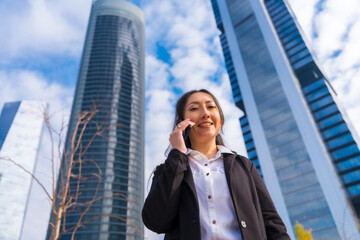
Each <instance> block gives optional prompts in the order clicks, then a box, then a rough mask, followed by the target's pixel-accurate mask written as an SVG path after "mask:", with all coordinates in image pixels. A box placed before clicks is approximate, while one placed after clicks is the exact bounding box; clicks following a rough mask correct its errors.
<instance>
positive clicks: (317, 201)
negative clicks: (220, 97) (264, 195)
mask: <svg viewBox="0 0 360 240" xmlns="http://www.w3.org/2000/svg"><path fill="white" fill-rule="evenodd" d="M211 2H212V6H213V10H214V15H215V19H216V24H217V27H218V29H219V30H220V31H221V34H220V41H221V45H222V49H223V54H224V59H225V65H226V69H227V71H228V74H229V79H230V82H231V86H232V92H233V97H234V101H235V103H236V105H237V106H238V107H239V108H240V109H241V110H242V111H243V112H244V116H243V117H242V118H241V119H240V123H241V128H242V132H243V136H244V141H245V145H246V150H247V152H248V156H249V159H251V160H252V161H253V162H254V163H255V165H256V167H257V168H258V170H259V172H260V173H261V174H262V175H265V174H266V173H265V169H262V166H261V162H262V161H264V160H262V161H261V158H260V156H259V155H260V154H258V153H259V151H264V150H263V149H264V148H267V149H268V153H269V155H270V159H271V161H272V162H273V168H274V171H275V172H276V178H277V179H271V181H277V182H278V184H279V186H280V189H281V194H282V198H283V201H284V203H285V206H286V209H287V214H288V217H289V220H290V224H291V226H294V224H295V221H296V220H298V221H300V222H301V223H302V224H303V225H304V226H305V227H306V228H311V229H312V233H313V237H314V238H315V239H327V240H328V239H340V236H341V237H342V235H341V234H342V230H340V229H338V225H337V223H335V222H336V220H337V219H335V217H334V216H333V213H332V212H333V209H331V208H330V205H329V201H330V199H329V195H328V193H326V194H325V192H324V188H323V187H324V184H323V183H322V182H320V180H319V178H318V171H317V169H315V166H314V158H311V157H310V155H311V154H310V153H309V152H308V147H307V144H306V143H305V142H304V137H303V131H300V128H299V126H298V124H299V123H298V122H297V119H296V116H295V114H294V112H293V111H294V110H293V109H292V106H290V105H291V103H290V101H289V99H288V98H289V96H288V94H287V93H286V91H287V89H286V88H284V86H283V82H282V80H281V78H282V76H280V75H279V70H278V69H279V68H278V67H277V66H276V64H278V63H276V62H274V60H273V58H274V54H273V52H272V51H274V50H273V49H269V46H268V42H267V39H266V38H265V37H264V33H263V31H264V30H263V28H264V27H263V26H260V25H259V24H260V20H259V18H261V17H259V15H261V14H262V16H266V14H268V15H269V16H270V18H271V20H272V23H270V25H271V24H272V27H273V29H275V30H274V31H273V33H272V34H273V35H275V34H277V35H275V36H276V38H278V39H279V41H280V42H281V47H282V48H283V51H284V53H285V54H286V55H284V54H283V53H282V52H281V51H279V53H278V55H282V56H283V57H285V59H286V61H287V62H288V63H289V65H290V66H291V69H289V71H290V72H292V73H293V74H294V75H295V76H296V78H295V79H287V81H294V82H295V81H296V82H295V84H296V85H297V86H300V89H301V91H302V94H303V96H302V97H303V98H304V99H305V101H306V103H307V106H305V107H306V108H308V110H309V111H310V112H311V116H312V119H311V121H313V122H314V124H315V125H316V128H317V130H318V134H319V135H320V136H321V137H319V139H320V141H322V143H323V144H324V145H325V147H326V150H327V153H326V154H327V155H326V157H327V159H328V160H330V161H332V162H333V163H334V167H335V169H336V170H337V173H338V176H339V179H340V180H341V182H342V183H343V187H344V188H345V190H346V192H347V194H348V197H349V199H350V200H351V201H352V203H353V206H354V207H355V208H358V205H357V204H358V200H357V191H359V190H360V187H359V186H357V185H358V184H360V182H358V181H359V180H360V170H359V169H360V167H359V164H360V162H359V161H358V160H359V149H358V146H357V145H356V143H355V141H354V139H353V137H352V134H351V132H350V131H349V129H348V127H347V124H346V122H345V121H344V119H343V115H342V114H341V112H340V110H339V106H338V105H337V104H336V102H335V101H334V96H335V93H334V92H333V90H332V88H331V86H330V84H329V83H328V82H327V80H326V78H325V76H324V75H323V74H322V73H321V71H320V69H319V68H318V67H317V65H316V63H315V61H314V59H313V57H312V55H311V53H310V51H309V49H308V48H307V46H306V44H305V42H304V40H303V39H302V35H301V33H300V30H299V27H298V25H297V23H296V21H295V20H294V18H293V15H292V14H291V13H290V12H289V11H291V10H289V8H288V6H287V3H286V2H284V1H282V0H269V1H267V0H265V1H258V0H226V1H225V2H223V1H216V0H212V1H211ZM255 2H256V3H255ZM258 2H259V3H258ZM256 4H258V5H256ZM255 5H256V6H262V7H259V8H262V9H261V13H259V12H260V11H259V10H258V8H257V7H255ZM255 9H256V10H255ZM265 10H267V13H266V12H265ZM255 11H256V12H255ZM225 15H226V16H225ZM224 16H225V20H223V19H222V18H224ZM264 18H266V17H264ZM225 21H226V22H225ZM229 38H231V43H229ZM229 45H231V46H229ZM230 49H231V50H230ZM236 54H239V55H240V56H241V57H238V56H237V55H236ZM234 56H235V57H236V58H237V59H239V58H240V59H241V61H239V60H237V61H236V62H234V61H233V59H234ZM240 65H241V66H240ZM239 73H240V76H241V77H242V78H243V79H240V78H239V77H237V74H239ZM244 82H246V85H247V86H248V88H246V89H247V91H249V92H247V93H246V95H247V96H248V97H244V98H243V97H242V94H241V91H240V89H242V92H243V93H244V89H245V86H242V85H241V83H243V84H244ZM247 86H246V87H247ZM249 96H251V97H250V98H251V99H252V100H250V98H249ZM250 101H253V102H254V105H251V106H252V107H253V108H249V107H248V106H250V103H249V102H250ZM254 112H256V113H254ZM249 113H252V115H254V114H255V115H256V117H257V118H258V119H259V123H260V126H259V125H256V123H255V122H254V123H253V122H251V119H250V120H249V116H248V114H249ZM253 126H258V128H259V127H260V128H261V129H254V128H252V127H253ZM254 132H255V134H254ZM259 132H261V136H258V135H259V134H258V133H259ZM261 137H263V138H264V139H265V143H266V146H259V145H257V144H256V142H257V141H258V142H260V140H258V139H259V138H261ZM315 161H316V160H315ZM266 170H267V169H266ZM330 174H331V173H330ZM334 176H335V175H334ZM265 183H266V184H267V186H268V187H269V185H271V184H272V183H270V182H266V181H265ZM339 191H340V192H341V191H342V190H341V189H339ZM333 197H337V196H333ZM343 201H345V202H346V200H345V199H344V200H343ZM343 211H344V210H343ZM357 211H358V209H357ZM350 212H351V210H350ZM288 228H289V226H288Z"/></svg>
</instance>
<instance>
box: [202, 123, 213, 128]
mask: <svg viewBox="0 0 360 240" xmlns="http://www.w3.org/2000/svg"><path fill="white" fill-rule="evenodd" d="M211 125H213V123H203V124H199V127H207V126H211Z"/></svg>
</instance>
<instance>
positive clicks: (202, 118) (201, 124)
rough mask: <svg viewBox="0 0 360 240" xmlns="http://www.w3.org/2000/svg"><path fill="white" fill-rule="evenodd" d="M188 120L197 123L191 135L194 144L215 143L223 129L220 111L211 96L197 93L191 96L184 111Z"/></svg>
mask: <svg viewBox="0 0 360 240" xmlns="http://www.w3.org/2000/svg"><path fill="white" fill-rule="evenodd" d="M187 118H190V121H192V122H194V123H195V125H194V126H193V127H192V129H191V131H190V133H189V137H190V141H191V142H192V143H205V142H209V141H215V138H216V136H217V134H218V133H219V130H220V129H221V118H220V113H219V109H218V107H217V106H216V104H215V102H214V100H213V98H212V97H211V96H210V95H209V94H207V93H202V92H197V93H194V94H192V95H190V97H189V98H188V100H187V102H186V105H185V109H184V119H187Z"/></svg>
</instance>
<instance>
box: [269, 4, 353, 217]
mask: <svg viewBox="0 0 360 240" xmlns="http://www.w3.org/2000/svg"><path fill="white" fill-rule="evenodd" d="M265 5H266V7H267V10H268V13H269V16H270V17H271V19H272V20H273V25H274V28H275V29H276V32H277V33H278V36H279V39H280V41H281V42H282V46H283V48H284V51H285V53H286V55H287V57H288V59H289V62H290V64H291V65H292V68H293V70H294V73H295V75H296V76H297V79H298V81H299V83H300V86H301V89H302V93H303V95H304V98H305V100H306V102H307V104H308V106H309V109H310V111H311V113H312V117H313V120H314V121H315V123H316V126H317V128H318V131H319V133H320V134H321V136H322V138H323V141H324V144H325V146H326V148H327V151H328V153H329V156H330V158H331V160H332V162H333V163H334V166H335V169H336V171H337V174H338V176H339V178H340V180H341V182H342V183H343V187H344V188H345V190H346V192H347V194H348V198H349V200H350V202H351V203H352V205H353V207H354V209H355V210H356V213H357V215H358V216H359V215H360V192H357V193H356V192H354V191H351V190H349V189H350V188H352V189H358V188H360V178H359V176H358V174H356V172H358V171H359V169H360V161H356V160H354V161H352V165H348V168H346V169H343V167H341V166H342V165H343V164H342V162H345V161H346V162H347V161H350V162H351V160H352V159H358V158H359V156H360V151H359V147H358V145H357V144H356V143H355V140H354V138H353V136H352V134H351V132H350V130H349V128H348V127H347V124H346V122H345V121H344V118H343V115H342V114H341V112H340V110H341V107H340V106H338V105H337V104H336V102H335V100H334V98H335V96H336V93H335V92H334V91H333V89H332V87H331V85H330V83H329V82H328V81H327V79H326V77H325V76H324V75H323V73H322V72H321V71H320V69H319V68H318V66H317V65H316V63H315V61H314V60H313V58H312V56H311V54H310V52H309V50H308V48H307V46H306V44H305V42H304V40H303V38H302V37H301V34H300V32H299V28H298V27H297V26H296V22H295V21H294V20H293V18H292V16H291V9H290V8H289V7H288V6H287V3H286V2H284V1H282V0H267V1H265ZM289 36H295V37H289ZM357 185H358V186H357Z"/></svg>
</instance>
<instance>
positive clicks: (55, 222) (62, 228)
mask: <svg viewBox="0 0 360 240" xmlns="http://www.w3.org/2000/svg"><path fill="white" fill-rule="evenodd" d="M42 112H43V119H44V122H45V126H46V129H47V130H48V133H49V136H50V141H51V157H50V159H51V174H52V188H51V192H49V191H48V190H47V189H46V188H45V187H44V185H43V184H42V183H41V182H40V181H39V180H38V178H37V177H36V176H34V175H33V174H32V173H31V172H30V171H28V170H27V169H25V168H24V167H23V166H21V165H20V164H18V163H17V162H16V161H14V160H12V159H11V158H9V157H1V158H0V160H2V161H8V162H11V163H12V164H14V165H16V166H17V167H19V168H21V169H22V170H24V172H25V173H26V174H29V175H31V177H32V178H33V179H34V180H35V181H36V182H37V183H38V184H39V185H40V186H41V188H42V189H43V191H44V192H45V193H46V195H47V197H48V198H49V201H50V203H51V217H50V221H49V224H50V228H51V232H50V236H49V237H50V239H51V240H58V239H59V238H60V237H61V236H62V235H63V234H64V233H69V232H70V233H71V236H72V237H71V239H74V236H75V234H76V231H77V230H78V229H79V228H82V227H84V224H86V223H88V222H91V221H93V220H95V219H97V218H102V217H108V218H116V219H119V220H121V221H124V222H125V223H126V224H127V225H130V226H132V227H133V228H134V229H135V230H136V231H137V232H138V233H139V234H140V236H141V237H142V238H144V235H143V233H142V232H141V230H140V229H139V227H138V226H136V225H135V224H134V223H131V222H130V221H128V220H127V219H125V218H122V217H120V216H117V215H111V214H100V215H96V216H93V217H90V218H85V215H86V213H88V211H89V210H90V208H91V207H92V205H93V204H94V203H96V202H98V201H100V200H102V199H106V198H111V197H114V196H121V197H123V198H124V199H126V201H131V199H128V198H127V197H126V196H125V195H124V194H123V193H121V192H115V193H112V194H109V195H103V196H98V195H99V194H98V193H99V187H100V185H101V177H102V171H101V168H100V167H99V165H98V163H96V162H95V161H93V160H91V159H88V158H86V156H85V154H86V152H87V150H88V149H89V147H90V146H91V144H92V143H93V142H94V139H95V138H96V137H106V136H105V135H104V132H106V131H107V130H109V128H110V127H112V126H110V125H106V124H104V123H98V122H96V121H95V120H94V117H95V116H96V114H98V113H99V110H98V109H97V108H96V105H95V104H94V105H93V107H92V108H91V109H89V110H88V111H83V112H81V113H80V114H79V115H78V121H77V122H76V124H75V128H74V131H73V132H71V133H70V134H68V135H69V136H68V137H69V139H70V144H68V149H66V147H63V142H64V141H63V136H64V132H65V130H66V125H65V124H64V121H63V122H62V124H61V127H60V129H59V130H56V129H55V128H53V126H52V124H51V123H50V118H51V117H50V116H49V115H48V113H47V112H46V111H45V110H43V111H42ZM89 124H91V126H96V131H95V134H93V136H91V137H90V139H89V140H87V141H83V136H84V133H85V131H86V128H87V127H88V126H89ZM55 139H57V141H55ZM84 143H85V144H84ZM62 149H63V151H61V150H62ZM59 164H60V170H59V176H58V177H57V169H58V168H57V166H59ZM88 164H92V165H93V167H95V169H96V170H97V172H94V173H91V174H90V175H89V174H87V175H84V174H83V172H82V170H83V166H84V165H88ZM56 179H58V181H56ZM94 179H95V181H96V182H97V185H96V189H95V191H94V194H93V195H92V197H91V199H90V200H87V201H80V200H79V197H80V196H81V194H82V191H81V187H82V185H83V183H84V182H86V181H90V180H94ZM74 211H77V212H78V213H80V214H79V218H78V221H77V222H76V224H74V225H73V226H71V227H68V228H66V215H67V213H71V212H74Z"/></svg>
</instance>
